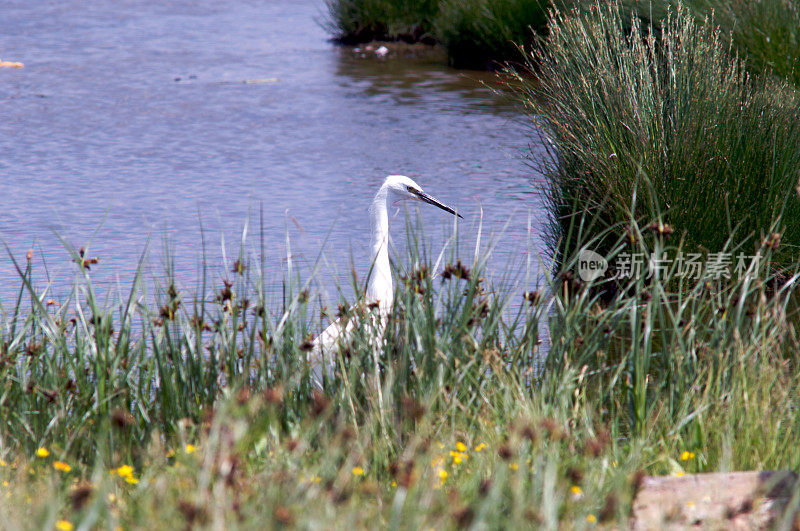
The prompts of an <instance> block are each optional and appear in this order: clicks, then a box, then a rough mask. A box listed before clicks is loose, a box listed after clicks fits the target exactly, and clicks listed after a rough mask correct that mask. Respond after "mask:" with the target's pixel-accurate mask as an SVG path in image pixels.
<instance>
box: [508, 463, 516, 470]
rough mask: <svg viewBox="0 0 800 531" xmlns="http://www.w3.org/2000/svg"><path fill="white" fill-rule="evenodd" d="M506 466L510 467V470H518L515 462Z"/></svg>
mask: <svg viewBox="0 0 800 531" xmlns="http://www.w3.org/2000/svg"><path fill="white" fill-rule="evenodd" d="M508 468H510V469H511V470H518V469H519V465H518V464H516V463H509V465H508Z"/></svg>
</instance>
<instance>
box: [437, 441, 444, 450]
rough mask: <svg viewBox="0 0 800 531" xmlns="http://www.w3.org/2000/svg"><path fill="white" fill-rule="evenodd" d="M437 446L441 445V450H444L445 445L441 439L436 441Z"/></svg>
mask: <svg viewBox="0 0 800 531" xmlns="http://www.w3.org/2000/svg"><path fill="white" fill-rule="evenodd" d="M436 446H438V447H439V450H444V445H443V444H442V443H440V442H439V441H436Z"/></svg>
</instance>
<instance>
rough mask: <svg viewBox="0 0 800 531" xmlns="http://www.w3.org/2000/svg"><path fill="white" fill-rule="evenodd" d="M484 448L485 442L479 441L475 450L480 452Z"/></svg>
mask: <svg viewBox="0 0 800 531" xmlns="http://www.w3.org/2000/svg"><path fill="white" fill-rule="evenodd" d="M484 448H486V443H480V444H479V445H478V446H476V447H475V451H476V452H480V451H481V450H483V449H484Z"/></svg>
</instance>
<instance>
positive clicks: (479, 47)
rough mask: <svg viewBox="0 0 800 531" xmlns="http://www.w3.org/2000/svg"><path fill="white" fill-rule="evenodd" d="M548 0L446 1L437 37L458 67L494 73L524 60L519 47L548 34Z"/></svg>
mask: <svg viewBox="0 0 800 531" xmlns="http://www.w3.org/2000/svg"><path fill="white" fill-rule="evenodd" d="M549 8H550V1H549V0H470V1H468V2H463V1H459V0H446V1H444V2H442V3H441V7H440V10H439V16H438V17H437V18H436V35H437V36H438V38H439V41H440V42H441V43H442V45H443V46H444V48H445V49H446V50H447V55H448V57H449V61H450V64H451V65H452V66H454V67H456V68H481V69H487V70H493V69H496V68H499V67H501V66H502V63H503V62H505V61H517V60H520V59H521V54H520V50H519V46H525V45H529V44H530V43H531V42H532V41H533V38H534V34H535V33H543V32H545V31H546V22H547V10H548V9H549Z"/></svg>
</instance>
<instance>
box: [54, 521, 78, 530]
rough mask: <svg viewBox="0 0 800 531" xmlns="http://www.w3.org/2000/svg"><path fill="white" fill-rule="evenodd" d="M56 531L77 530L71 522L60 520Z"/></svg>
mask: <svg viewBox="0 0 800 531" xmlns="http://www.w3.org/2000/svg"><path fill="white" fill-rule="evenodd" d="M56 529H58V531H72V530H73V529H75V526H74V525H72V522H70V521H69V520H59V521H58V522H56Z"/></svg>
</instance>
